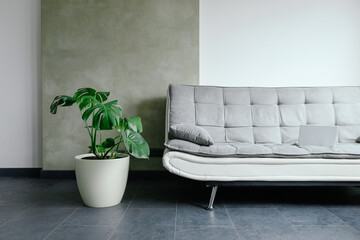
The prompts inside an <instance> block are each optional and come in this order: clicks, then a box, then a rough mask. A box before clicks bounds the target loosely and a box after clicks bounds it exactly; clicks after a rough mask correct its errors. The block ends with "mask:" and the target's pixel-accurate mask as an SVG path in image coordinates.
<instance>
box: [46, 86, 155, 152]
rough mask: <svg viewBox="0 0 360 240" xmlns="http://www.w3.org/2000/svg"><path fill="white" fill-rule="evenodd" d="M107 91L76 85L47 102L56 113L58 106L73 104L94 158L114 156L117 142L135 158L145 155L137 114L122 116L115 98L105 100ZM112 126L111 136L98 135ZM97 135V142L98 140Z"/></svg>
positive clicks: (146, 149) (144, 145) (117, 145)
mask: <svg viewBox="0 0 360 240" xmlns="http://www.w3.org/2000/svg"><path fill="white" fill-rule="evenodd" d="M109 95H110V92H98V91H96V90H95V89H92V88H80V89H78V90H77V91H76V92H75V94H74V96H73V97H70V96H66V95H59V96H56V97H55V99H54V100H53V102H52V103H51V105H50V112H51V113H52V114H56V112H57V110H58V107H69V106H72V105H74V104H76V105H77V106H78V107H79V110H80V112H81V116H82V120H83V121H84V123H85V127H86V129H87V131H88V133H89V137H90V143H91V144H90V146H89V147H90V149H91V152H92V153H93V154H94V155H95V156H94V158H97V159H106V158H110V159H112V158H117V157H118V156H119V153H118V150H119V147H120V145H121V143H124V145H125V148H126V150H127V151H128V152H129V153H130V154H131V155H132V156H134V157H136V158H148V157H149V153H150V151H149V146H148V144H147V143H146V141H145V139H144V138H143V137H142V136H141V135H140V133H141V132H142V124H141V119H140V117H132V118H122V108H121V107H120V105H119V103H118V101H117V100H114V101H109V102H106V101H107V100H108V97H109ZM112 129H116V130H117V131H118V132H119V135H118V136H117V137H115V138H106V139H104V140H103V139H102V138H101V137H102V134H101V131H103V130H112ZM98 139H100V140H99V142H98Z"/></svg>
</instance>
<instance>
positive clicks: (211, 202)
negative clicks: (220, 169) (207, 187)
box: [205, 186, 218, 211]
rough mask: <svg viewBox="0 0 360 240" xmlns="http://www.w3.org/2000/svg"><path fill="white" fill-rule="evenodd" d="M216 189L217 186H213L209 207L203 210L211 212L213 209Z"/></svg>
mask: <svg viewBox="0 0 360 240" xmlns="http://www.w3.org/2000/svg"><path fill="white" fill-rule="evenodd" d="M217 189H218V186H213V187H212V190H211V196H210V201H209V206H208V207H207V208H205V209H206V210H210V211H212V210H213V209H214V200H215V196H216V191H217Z"/></svg>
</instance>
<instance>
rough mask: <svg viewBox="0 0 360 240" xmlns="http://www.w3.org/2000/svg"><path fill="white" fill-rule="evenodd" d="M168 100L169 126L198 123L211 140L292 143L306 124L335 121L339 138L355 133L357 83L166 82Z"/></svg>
mask: <svg viewBox="0 0 360 240" xmlns="http://www.w3.org/2000/svg"><path fill="white" fill-rule="evenodd" d="M168 101H169V111H168V112H169V115H168V120H169V121H168V125H169V126H168V128H169V127H170V126H172V125H174V124H180V123H187V124H193V125H196V126H200V127H202V128H204V129H206V130H207V131H208V132H209V133H210V135H211V137H212V138H213V140H214V142H215V143H248V144H284V143H285V144H293V143H295V142H296V141H297V139H298V136H299V126H300V125H306V124H307V125H336V126H339V142H340V143H348V142H355V139H356V138H357V137H359V136H360V88H359V87H304V88H301V87H296V88H235V87H229V88H226V87H208V86H185V85H170V87H169V99H168ZM213 148H215V146H214V147H213ZM213 148H212V149H213ZM226 151H230V150H229V149H226Z"/></svg>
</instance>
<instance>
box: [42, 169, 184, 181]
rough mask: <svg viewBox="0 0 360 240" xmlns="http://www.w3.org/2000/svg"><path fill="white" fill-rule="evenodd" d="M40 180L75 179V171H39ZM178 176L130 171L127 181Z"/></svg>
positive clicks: (165, 172) (155, 172)
mask: <svg viewBox="0 0 360 240" xmlns="http://www.w3.org/2000/svg"><path fill="white" fill-rule="evenodd" d="M40 178H49V179H54V178H58V179H75V171H73V170H41V172H40ZM176 178H179V177H178V176H176V175H174V174H171V173H170V172H168V171H130V172H129V179H131V180H141V179H145V180H147V179H149V180H150V179H176Z"/></svg>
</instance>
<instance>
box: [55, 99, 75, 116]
mask: <svg viewBox="0 0 360 240" xmlns="http://www.w3.org/2000/svg"><path fill="white" fill-rule="evenodd" d="M75 102H76V101H75V99H74V98H72V97H70V96H66V95H59V96H56V97H55V98H54V100H53V101H52V103H51V105H50V112H51V113H52V114H56V112H57V108H58V107H68V106H71V105H73V104H74V103H75Z"/></svg>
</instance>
